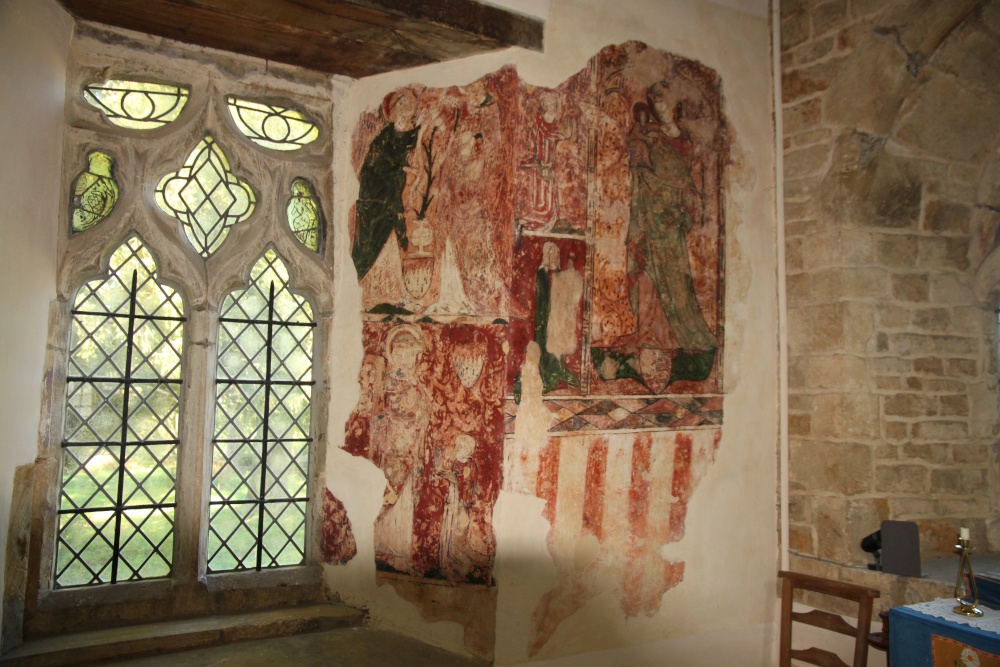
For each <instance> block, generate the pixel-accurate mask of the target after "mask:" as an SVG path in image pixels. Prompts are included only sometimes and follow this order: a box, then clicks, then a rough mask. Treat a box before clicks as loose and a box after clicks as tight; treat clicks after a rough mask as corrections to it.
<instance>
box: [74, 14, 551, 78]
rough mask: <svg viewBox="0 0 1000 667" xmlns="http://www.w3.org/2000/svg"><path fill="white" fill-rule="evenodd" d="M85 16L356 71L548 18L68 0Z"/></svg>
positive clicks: (401, 62)
mask: <svg viewBox="0 0 1000 667" xmlns="http://www.w3.org/2000/svg"><path fill="white" fill-rule="evenodd" d="M59 2H60V3H61V4H62V5H63V6H64V7H65V8H66V10H67V11H69V12H70V13H71V14H72V15H73V16H75V17H76V18H78V19H83V20H86V21H94V22H97V23H104V24H107V25H112V26H116V27H119V28H127V29H129V30H136V31H139V32H145V33H149V34H152V35H157V36H159V37H165V38H167V39H173V40H177V41H180V42H186V43H188V44H196V45H199V46H206V47H210V48H215V49H222V50H224V51H231V52H235V53H242V54H245V55H249V56H255V57H258V58H265V59H267V60H273V61H277V62H283V63H288V64H291V65H299V66H301V67H307V68H309V69H314V70H319V71H322V72H329V73H331V74H342V75H344V76H349V77H353V78H361V77H365V76H371V75H373V74H381V73H383V72H391V71H395V70H400V69H406V68H409V67H416V66H418V65H426V64H429V63H435V62H441V61H444V60H450V59H453V58H461V57H464V56H469V55H474V54H477V53H486V52H488V51H496V50H499V49H504V48H507V47H510V46H519V47H523V48H528V49H533V50H541V48H542V33H543V28H544V23H543V22H542V21H540V20H538V19H534V18H530V17H526V16H523V15H521V14H517V13H514V12H511V11H507V10H505V9H500V8H497V7H492V6H489V5H483V4H480V3H478V2H475V1H473V0H141V1H138V2H137V1H136V0H59Z"/></svg>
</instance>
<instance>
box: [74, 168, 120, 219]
mask: <svg viewBox="0 0 1000 667" xmlns="http://www.w3.org/2000/svg"><path fill="white" fill-rule="evenodd" d="M114 169H115V161H114V158H112V157H111V156H110V155H108V154H107V153H105V152H104V151H91V152H90V154H89V155H87V168H86V169H84V170H83V171H81V172H80V174H79V175H78V176H77V177H76V180H74V181H73V197H72V212H71V218H72V228H73V231H74V232H82V231H84V230H87V229H90V228H91V227H93V226H94V225H96V224H97V223H99V222H100V221H102V220H104V219H105V218H106V217H108V215H110V214H111V211H112V210H114V208H115V204H117V203H118V183H117V182H116V181H115V174H114Z"/></svg>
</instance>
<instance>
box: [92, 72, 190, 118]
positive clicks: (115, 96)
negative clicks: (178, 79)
mask: <svg viewBox="0 0 1000 667" xmlns="http://www.w3.org/2000/svg"><path fill="white" fill-rule="evenodd" d="M189 94H190V92H189V91H188V89H187V88H184V87H182V86H174V85H171V84H165V83H150V82H147V81H125V80H122V79H108V80H107V81H104V82H103V83H91V84H89V85H87V86H84V88H83V99H85V100H86V101H87V102H88V103H89V104H90V105H91V106H94V107H96V108H98V109H100V111H101V113H102V114H104V117H105V118H106V119H107V120H108V122H109V123H112V124H114V125H118V126H119V127H126V128H128V129H130V130H155V129H156V128H158V127H163V126H164V125H166V124H167V123H171V122H173V121H175V120H177V117H178V116H180V115H181V111H183V110H184V105H185V104H187V101H188V95H189Z"/></svg>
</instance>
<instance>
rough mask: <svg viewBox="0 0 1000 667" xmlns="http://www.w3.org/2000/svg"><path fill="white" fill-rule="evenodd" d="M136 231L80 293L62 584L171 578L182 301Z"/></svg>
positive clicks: (69, 410) (71, 374) (70, 373)
mask: <svg viewBox="0 0 1000 667" xmlns="http://www.w3.org/2000/svg"><path fill="white" fill-rule="evenodd" d="M155 273H156V264H155V262H154V261H153V258H152V256H151V255H150V254H149V251H148V250H146V248H145V247H144V246H143V245H142V243H141V242H140V241H139V240H138V239H137V238H134V237H133V238H130V239H129V240H127V241H126V242H125V243H124V244H122V245H121V246H120V247H119V248H118V249H117V250H116V251H115V252H114V254H112V256H111V261H110V275H109V276H108V277H107V278H105V279H98V280H93V281H90V282H88V283H86V284H85V285H84V286H83V287H82V288H81V289H80V291H79V292H78V293H77V296H76V300H75V301H74V305H73V309H72V314H73V321H72V325H71V328H70V350H69V363H68V364H67V373H66V375H67V377H66V409H65V419H64V427H63V443H62V452H63V459H62V485H61V490H60V496H59V498H60V500H59V534H58V538H57V540H56V570H55V586H56V587H57V588H65V587H70V586H85V585H93V584H113V583H117V582H120V581H129V580H133V579H147V578H152V577H165V576H167V575H169V574H170V564H171V560H172V552H173V520H174V519H173V517H174V506H175V497H174V493H175V485H176V479H177V447H178V444H179V439H178V427H179V404H180V389H181V347H182V344H183V328H184V321H185V318H184V303H183V301H182V299H181V297H180V295H179V294H177V292H176V291H174V290H173V289H171V288H170V287H167V286H164V285H161V284H160V283H158V282H156V278H155Z"/></svg>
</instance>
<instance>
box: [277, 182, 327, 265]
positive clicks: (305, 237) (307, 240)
mask: <svg viewBox="0 0 1000 667" xmlns="http://www.w3.org/2000/svg"><path fill="white" fill-rule="evenodd" d="M285 214H286V216H287V217H288V228H289V229H291V230H292V233H293V234H295V238H297V239H298V240H299V241H300V242H301V243H302V245H304V246H305V247H307V248H309V249H310V250H312V251H313V252H318V251H319V246H320V243H321V242H322V238H323V210H322V209H321V208H320V205H319V199H318V198H317V197H316V193H315V192H313V187H312V184H311V183H309V181H307V180H306V179H304V178H296V179H295V180H294V181H292V196H291V197H290V198H289V200H288V206H287V207H286V208H285Z"/></svg>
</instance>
